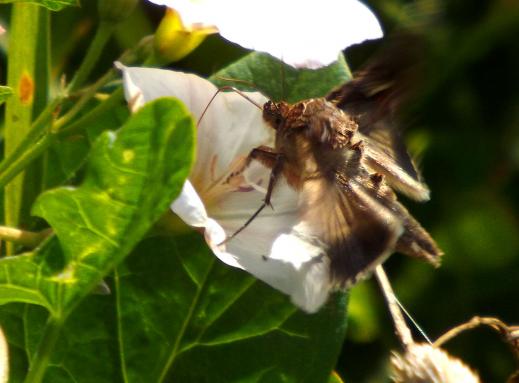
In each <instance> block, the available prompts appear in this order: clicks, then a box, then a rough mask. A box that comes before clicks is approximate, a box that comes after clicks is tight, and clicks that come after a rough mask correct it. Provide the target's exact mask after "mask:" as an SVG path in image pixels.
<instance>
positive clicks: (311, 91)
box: [210, 52, 351, 102]
mask: <svg viewBox="0 0 519 383" xmlns="http://www.w3.org/2000/svg"><path fill="white" fill-rule="evenodd" d="M350 79H351V72H350V69H349V68H348V66H347V65H346V61H345V60H344V57H343V56H342V55H341V56H340V57H339V60H338V61H337V62H335V63H333V64H331V65H329V66H327V67H324V68H320V69H317V70H312V69H299V70H297V69H294V68H293V67H291V66H289V65H286V64H284V63H283V62H282V61H280V60H277V59H275V58H274V57H272V56H270V55H268V54H266V53H257V52H253V53H250V54H248V55H247V56H245V57H244V58H242V59H241V60H238V61H237V62H235V63H234V64H232V65H229V66H228V67H227V68H224V69H222V70H221V71H219V72H217V73H215V74H214V75H213V76H211V78H210V80H211V81H212V82H214V83H215V84H216V85H217V86H225V85H232V86H235V87H236V88H238V89H242V90H257V91H260V92H261V93H263V94H265V95H266V96H267V97H270V98H271V99H272V100H283V101H287V102H296V101H300V100H302V99H306V98H314V97H323V96H324V95H326V94H327V93H328V92H329V91H330V90H332V89H333V88H335V87H337V86H339V85H341V84H343V83H345V82H347V81H349V80H350ZM229 80H231V81H229ZM232 80H239V81H236V82H235V81H232ZM240 81H241V82H240ZM243 81H245V82H247V83H248V84H250V85H247V84H245V85H244V82H243Z"/></svg>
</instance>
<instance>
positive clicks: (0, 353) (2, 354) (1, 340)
mask: <svg viewBox="0 0 519 383" xmlns="http://www.w3.org/2000/svg"><path fill="white" fill-rule="evenodd" d="M8 380H9V347H8V346H7V340H6V339H5V335H4V332H3V330H2V328H0V383H7V381H8Z"/></svg>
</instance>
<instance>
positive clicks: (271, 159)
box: [227, 145, 278, 181]
mask: <svg viewBox="0 0 519 383" xmlns="http://www.w3.org/2000/svg"><path fill="white" fill-rule="evenodd" d="M277 155H278V153H276V152H274V149H272V148H271V147H269V146H265V145H261V146H258V147H257V148H254V149H252V150H251V152H250V153H249V155H248V156H247V157H246V158H245V161H244V163H243V164H242V165H241V166H240V167H239V168H238V169H236V170H235V171H233V172H232V173H231V174H230V175H229V176H228V177H227V181H228V180H230V179H231V178H233V177H236V176H239V175H241V174H242V173H243V172H244V171H245V170H247V168H248V167H249V166H250V164H251V163H252V161H253V160H256V161H258V162H260V163H261V164H262V165H263V166H266V167H267V168H269V169H272V168H273V167H274V165H275V164H276V156H277Z"/></svg>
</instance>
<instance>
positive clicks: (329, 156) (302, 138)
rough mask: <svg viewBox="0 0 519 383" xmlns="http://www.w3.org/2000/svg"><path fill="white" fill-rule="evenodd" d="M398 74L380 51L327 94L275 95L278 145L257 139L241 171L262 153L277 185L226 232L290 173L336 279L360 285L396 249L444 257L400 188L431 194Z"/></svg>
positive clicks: (267, 107) (270, 113)
mask: <svg viewBox="0 0 519 383" xmlns="http://www.w3.org/2000/svg"><path fill="white" fill-rule="evenodd" d="M392 75H393V73H392V69H391V67H390V66H389V67H388V66H385V67H381V65H380V64H379V62H377V61H376V62H375V64H372V65H371V66H368V67H367V68H366V69H365V70H364V71H362V72H359V73H358V74H357V75H356V77H355V78H354V79H353V80H352V81H350V82H348V83H346V84H344V85H343V86H341V87H340V88H338V89H335V90H334V91H332V92H331V93H330V94H328V95H327V96H326V97H323V98H314V99H308V100H304V101H301V102H298V103H295V104H288V103H286V102H273V101H268V102H267V103H265V104H264V105H263V112H262V113H263V118H264V120H265V121H266V122H267V124H268V125H269V126H270V127H271V128H272V129H274V130H275V145H274V147H267V146H260V147H257V148H255V149H253V150H252V151H251V153H250V154H249V156H248V157H247V160H246V162H245V165H244V167H243V168H242V169H240V170H239V171H240V172H241V171H243V170H244V169H245V168H246V167H247V166H248V165H249V164H250V163H251V162H252V161H259V162H260V163H262V164H263V165H264V166H266V167H268V168H269V169H271V176H270V181H269V184H268V188H267V193H266V196H265V199H264V202H263V204H262V205H261V206H260V208H259V209H258V210H257V211H256V212H255V214H254V215H252V216H251V217H250V218H249V220H248V221H247V222H245V223H244V225H243V226H242V227H241V228H240V229H239V230H237V231H236V232H235V233H234V234H233V235H232V236H230V237H229V238H228V239H227V240H226V241H228V240H230V239H232V238H233V237H234V236H235V235H237V234H238V233H239V232H241V231H242V230H244V229H245V228H246V227H247V225H249V224H250V222H252V221H253V220H254V218H255V217H256V216H257V215H258V214H259V213H260V212H261V211H262V210H263V209H264V208H265V207H266V206H269V205H270V204H271V198H272V193H273V191H274V189H275V186H276V183H277V182H278V180H279V179H280V177H284V178H285V179H286V181H287V182H288V184H289V185H290V186H291V187H292V188H294V189H295V190H297V191H298V192H299V193H300V206H299V214H300V218H301V220H302V221H304V222H306V223H307V225H308V227H309V232H310V233H311V236H312V237H313V238H315V239H316V240H317V241H319V242H320V243H321V244H322V245H323V248H324V253H325V254H326V256H328V257H329V260H330V277H331V280H332V283H333V284H334V285H335V286H338V287H340V288H348V287H350V286H351V285H353V284H355V283H356V282H358V281H359V280H361V279H363V278H365V277H367V276H368V275H369V274H370V273H371V272H372V271H373V269H374V268H375V267H376V266H378V265H379V264H381V263H382V262H383V261H384V260H385V259H386V258H387V257H388V256H389V255H390V254H391V253H393V252H395V251H397V252H400V253H403V254H406V255H409V256H411V257H416V258H421V259H425V260H426V261H429V262H430V263H432V264H433V265H438V264H439V259H440V256H441V255H442V251H441V250H440V249H439V248H438V246H437V245H436V243H435V242H434V240H433V239H432V238H431V236H430V235H429V234H428V233H427V231H426V230H425V229H424V228H423V227H422V226H421V225H420V224H419V223H418V222H417V221H416V220H415V219H414V218H413V217H412V216H411V214H410V213H409V212H408V210H407V209H406V208H405V207H404V206H403V205H402V204H401V203H400V202H399V201H398V200H397V196H396V193H395V191H398V192H401V193H403V194H405V195H407V196H408V197H410V198H412V199H414V200H417V201H426V200H428V199H429V189H428V188H427V186H426V185H425V183H424V182H423V180H422V178H421V175H420V173H419V171H418V170H417V168H416V166H415V165H414V163H413V161H412V160H411V157H410V156H409V154H408V152H407V150H406V147H405V145H404V143H403V140H402V138H401V136H400V133H399V131H398V130H397V129H396V126H395V123H394V113H393V112H394V108H395V105H394V104H395V102H394V101H395V100H398V99H399V95H398V93H399V91H400V90H399V87H398V86H396V85H395V84H396V83H395V82H394V81H391V77H392ZM388 78H389V80H388Z"/></svg>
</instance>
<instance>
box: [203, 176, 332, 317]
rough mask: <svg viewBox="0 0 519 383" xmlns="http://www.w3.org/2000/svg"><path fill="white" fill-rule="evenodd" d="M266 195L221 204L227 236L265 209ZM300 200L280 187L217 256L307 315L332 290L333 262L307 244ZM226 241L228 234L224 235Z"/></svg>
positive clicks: (229, 199) (319, 248)
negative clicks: (289, 300)
mask: <svg viewBox="0 0 519 383" xmlns="http://www.w3.org/2000/svg"><path fill="white" fill-rule="evenodd" d="M263 196H264V195H263V193H260V192H257V191H255V190H252V191H250V192H241V193H240V192H235V193H232V194H230V195H229V196H227V197H226V198H225V200H223V201H222V203H221V210H220V209H219V210H218V213H216V212H211V215H212V216H213V217H215V218H217V219H218V222H219V223H220V224H221V225H222V227H223V228H224V229H225V231H226V232H227V234H228V235H230V234H232V233H234V232H235V231H236V230H237V229H238V228H240V227H241V226H242V225H243V224H244V223H245V221H246V220H247V219H248V218H249V217H250V216H251V215H252V213H253V212H254V211H255V210H256V209H257V208H258V207H259V206H260V205H261V201H262V197H263ZM297 200H298V195H297V193H296V192H295V191H293V190H292V189H291V188H289V187H288V185H287V184H286V183H285V182H282V183H281V184H280V185H277V187H276V189H275V192H274V195H273V199H272V203H273V206H274V210H272V209H271V208H270V207H267V208H265V209H264V210H263V212H262V213H261V214H260V215H259V216H258V217H257V218H256V219H255V220H254V221H252V223H251V224H250V225H249V226H248V227H247V228H246V229H245V230H243V231H242V232H241V233H239V234H238V235H237V236H236V237H235V238H233V239H232V240H231V241H229V242H228V243H227V244H226V245H225V247H220V248H215V247H213V251H214V252H215V254H216V255H217V256H218V257H219V258H220V259H222V260H223V261H224V262H226V263H227V264H231V265H232V264H233V263H235V264H238V265H239V267H241V268H243V269H245V270H247V271H248V272H249V273H251V274H252V275H254V276H255V277H257V278H258V279H261V280H262V281H264V282H266V283H267V284H269V285H271V286H273V287H274V288H276V289H278V290H280V291H282V292H284V293H285V294H288V295H289V296H290V297H291V299H292V302H293V303H294V304H295V305H297V306H299V307H300V308H302V309H303V310H305V311H307V312H315V311H317V310H318V309H319V308H320V307H321V306H322V305H323V304H324V303H325V302H326V299H327V297H328V294H329V291H330V283H329V264H328V258H326V257H325V256H323V247H322V246H320V244H314V243H312V241H310V240H307V239H305V237H304V234H303V233H304V230H303V228H302V225H301V224H299V225H297V224H298V220H299V214H298V208H297ZM220 235H221V236H222V238H223V233H221V234H220Z"/></svg>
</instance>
